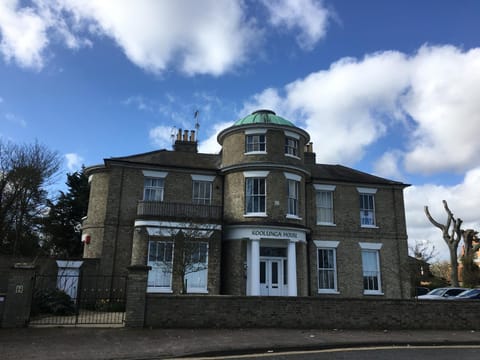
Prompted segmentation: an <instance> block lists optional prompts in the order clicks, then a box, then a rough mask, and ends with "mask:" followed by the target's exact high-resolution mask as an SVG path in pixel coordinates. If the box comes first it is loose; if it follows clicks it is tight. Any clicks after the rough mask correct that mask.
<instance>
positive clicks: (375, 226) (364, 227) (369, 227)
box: [360, 225, 378, 229]
mask: <svg viewBox="0 0 480 360" xmlns="http://www.w3.org/2000/svg"><path fill="white" fill-rule="evenodd" d="M360 227H361V228H363V229H378V226H377V225H360Z"/></svg>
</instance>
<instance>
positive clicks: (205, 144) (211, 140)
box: [198, 121, 232, 154]
mask: <svg viewBox="0 0 480 360" xmlns="http://www.w3.org/2000/svg"><path fill="white" fill-rule="evenodd" d="M230 126H232V122H231V121H229V122H222V123H216V124H215V125H213V133H212V134H211V135H210V136H209V137H208V138H207V139H206V140H204V141H202V142H201V143H200V144H199V146H198V151H199V152H203V153H207V154H218V153H219V152H220V150H221V147H220V144H218V142H217V136H218V133H219V132H220V131H222V130H223V129H226V128H227V127H230Z"/></svg>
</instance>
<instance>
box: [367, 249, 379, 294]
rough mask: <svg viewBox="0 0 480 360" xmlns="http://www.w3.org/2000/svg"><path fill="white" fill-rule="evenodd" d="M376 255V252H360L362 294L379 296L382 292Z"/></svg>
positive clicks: (369, 250) (377, 256)
mask: <svg viewBox="0 0 480 360" xmlns="http://www.w3.org/2000/svg"><path fill="white" fill-rule="evenodd" d="M378 253H379V251H378V250H371V249H368V250H367V249H363V250H362V267H363V291H364V294H380V293H381V292H382V287H381V286H382V285H381V279H380V263H379V255H378Z"/></svg>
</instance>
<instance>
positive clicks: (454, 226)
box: [424, 200, 463, 286]
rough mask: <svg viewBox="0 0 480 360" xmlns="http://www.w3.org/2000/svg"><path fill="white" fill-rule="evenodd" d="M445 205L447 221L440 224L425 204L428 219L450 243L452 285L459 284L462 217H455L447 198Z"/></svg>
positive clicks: (448, 243)
mask: <svg viewBox="0 0 480 360" xmlns="http://www.w3.org/2000/svg"><path fill="white" fill-rule="evenodd" d="M442 202H443V207H444V208H445V211H446V212H447V215H448V217H447V222H446V223H445V224H440V223H439V222H438V221H436V220H435V219H434V218H433V217H432V216H431V215H430V212H429V211H428V206H425V208H424V210H425V215H427V218H428V220H429V221H430V222H431V223H432V224H433V225H434V226H436V227H437V228H439V229H440V230H441V231H442V236H443V240H444V241H445V242H446V243H447V245H448V250H449V252H450V265H451V275H450V279H451V282H452V286H458V244H459V243H460V240H461V239H462V229H461V226H462V223H463V221H462V219H460V218H455V217H454V216H453V213H452V212H451V211H450V209H449V208H448V204H447V202H446V201H445V200H442Z"/></svg>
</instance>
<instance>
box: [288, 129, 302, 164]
mask: <svg viewBox="0 0 480 360" xmlns="http://www.w3.org/2000/svg"><path fill="white" fill-rule="evenodd" d="M284 133H285V156H288V157H293V158H295V159H300V135H298V134H297V133H294V132H292V131H284ZM290 142H293V144H294V145H293V146H292V145H291V144H290Z"/></svg>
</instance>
